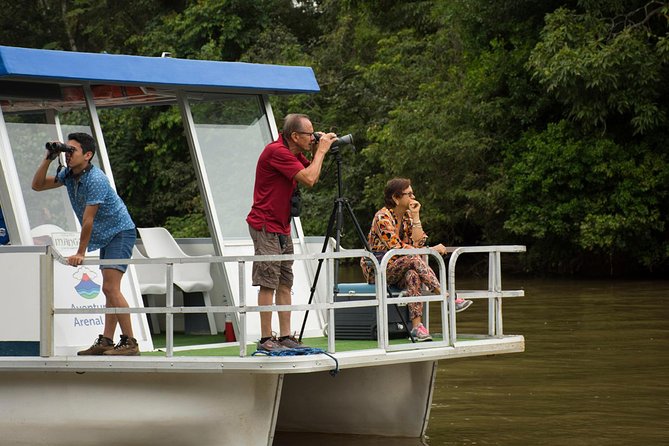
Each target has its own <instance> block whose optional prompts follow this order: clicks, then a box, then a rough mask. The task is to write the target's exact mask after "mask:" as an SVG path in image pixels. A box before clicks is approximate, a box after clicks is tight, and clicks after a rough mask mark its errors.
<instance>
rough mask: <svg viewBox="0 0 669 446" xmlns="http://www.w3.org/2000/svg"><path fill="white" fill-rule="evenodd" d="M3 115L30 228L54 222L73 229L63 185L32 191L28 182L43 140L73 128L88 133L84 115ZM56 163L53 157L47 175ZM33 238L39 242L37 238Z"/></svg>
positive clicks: (66, 133) (88, 129) (58, 138)
mask: <svg viewBox="0 0 669 446" xmlns="http://www.w3.org/2000/svg"><path fill="white" fill-rule="evenodd" d="M4 119H5V123H6V128H7V133H8V135H9V143H10V145H11V147H12V154H13V156H14V163H15V164H16V169H17V172H18V177H19V181H20V184H21V191H22V193H23V199H24V201H25V204H26V209H27V213H28V220H29V224H30V228H31V229H32V230H34V229H35V228H36V227H38V226H41V225H55V226H57V227H58V228H61V229H62V230H64V231H77V230H78V229H77V223H76V220H75V216H74V214H73V212H72V207H71V206H70V203H69V199H68V197H67V191H66V190H65V188H58V189H53V190H49V191H44V192H35V191H33V190H32V187H31V183H32V178H33V175H34V173H35V169H37V166H38V165H39V163H40V162H41V160H42V158H43V157H44V153H45V152H44V144H45V143H46V142H47V141H54V140H60V139H61V138H60V137H59V136H58V135H59V133H60V134H61V135H63V136H62V139H67V135H68V134H69V133H73V132H86V133H89V134H91V128H90V125H89V124H88V123H87V122H85V121H86V120H87V119H86V118H85V115H84V114H83V113H81V112H64V113H60V114H57V113H54V112H29V113H16V114H13V113H6V114H5V115H4ZM94 160H95V158H94ZM57 167H58V162H57V161H54V162H53V163H52V164H51V168H50V170H49V174H48V175H55V174H56V169H57ZM34 241H35V243H37V244H40V243H41V240H40V239H39V238H36V239H35V240H34Z"/></svg>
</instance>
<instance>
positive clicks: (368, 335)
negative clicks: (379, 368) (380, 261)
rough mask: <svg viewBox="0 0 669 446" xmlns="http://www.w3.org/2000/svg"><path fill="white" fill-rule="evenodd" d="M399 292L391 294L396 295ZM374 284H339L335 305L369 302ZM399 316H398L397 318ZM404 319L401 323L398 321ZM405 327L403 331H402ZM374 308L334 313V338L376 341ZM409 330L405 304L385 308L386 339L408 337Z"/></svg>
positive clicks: (373, 290) (409, 322)
mask: <svg viewBox="0 0 669 446" xmlns="http://www.w3.org/2000/svg"><path fill="white" fill-rule="evenodd" d="M399 291H400V290H396V293H395V294H394V295H395V296H397V295H398V294H399ZM374 293H375V288H374V285H369V284H366V283H340V284H339V294H337V297H336V299H335V301H336V302H347V301H354V300H369V299H374V297H375V294H374ZM398 310H399V312H398ZM400 314H401V315H402V317H400ZM402 318H404V321H403V320H402ZM405 324H406V328H405ZM376 325H377V322H376V307H359V308H340V309H337V310H335V336H336V338H337V339H354V340H376V338H377V336H376V334H377V330H376ZM407 330H409V331H411V321H410V320H409V309H408V308H407V306H406V305H404V306H400V305H394V304H391V305H388V337H389V338H390V339H398V338H408V337H409V335H408V333H407Z"/></svg>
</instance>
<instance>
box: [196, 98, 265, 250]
mask: <svg viewBox="0 0 669 446" xmlns="http://www.w3.org/2000/svg"><path fill="white" fill-rule="evenodd" d="M188 101H189V105H190V109H191V114H192V116H193V122H194V124H195V134H196V136H197V140H198V143H199V146H200V151H201V156H202V164H203V166H204V169H205V173H206V175H207V178H208V180H209V186H210V188H211V190H210V192H211V195H212V198H213V202H214V203H213V207H214V208H215V209H212V212H213V215H215V216H216V218H217V219H218V223H219V225H220V227H221V232H222V234H221V235H222V236H223V238H225V239H228V240H229V239H235V238H245V239H246V238H248V237H249V231H248V227H247V224H246V215H247V214H248V213H249V211H250V210H251V204H252V203H253V183H254V180H255V169H256V163H257V161H258V156H259V155H260V152H261V151H262V149H263V148H264V147H265V145H267V143H268V142H270V141H271V139H272V133H271V129H270V126H269V121H268V119H267V114H266V113H265V110H264V107H263V105H262V102H261V100H260V97H259V96H242V95H236V96H235V95H225V96H218V97H214V98H212V97H206V98H196V97H189V98H188Z"/></svg>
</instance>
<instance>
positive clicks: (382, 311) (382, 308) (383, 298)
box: [376, 250, 393, 350]
mask: <svg viewBox="0 0 669 446" xmlns="http://www.w3.org/2000/svg"><path fill="white" fill-rule="evenodd" d="M391 251H392V250H391ZM392 257H393V254H389V253H385V254H384V256H383V258H382V259H381V263H380V265H379V266H378V268H377V271H379V272H380V274H379V275H377V277H376V283H378V284H379V286H377V287H376V292H377V299H378V302H379V309H378V312H377V321H378V322H377V324H376V325H377V332H378V334H377V337H378V338H379V348H381V349H383V350H387V349H388V345H390V340H389V339H388V302H387V298H388V278H387V277H386V269H387V268H388V262H389V261H390V259H391V258H392Z"/></svg>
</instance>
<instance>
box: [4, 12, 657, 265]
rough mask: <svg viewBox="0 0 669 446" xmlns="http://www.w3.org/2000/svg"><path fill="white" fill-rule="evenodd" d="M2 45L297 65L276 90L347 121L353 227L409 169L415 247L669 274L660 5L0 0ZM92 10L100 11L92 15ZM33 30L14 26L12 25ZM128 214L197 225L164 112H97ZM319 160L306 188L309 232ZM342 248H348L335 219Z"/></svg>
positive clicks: (178, 138)
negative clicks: (305, 72) (427, 242)
mask: <svg viewBox="0 0 669 446" xmlns="http://www.w3.org/2000/svg"><path fill="white" fill-rule="evenodd" d="M0 6H1V7H2V8H3V11H4V12H5V13H4V14H3V15H2V17H0V24H1V25H2V26H0V43H2V44H5V45H17V46H29V47H44V48H58V49H77V50H80V51H81V50H84V51H108V52H124V53H130V54H144V55H159V54H160V53H161V52H162V51H169V52H171V53H172V55H173V56H175V57H182V58H198V59H211V60H234V61H236V60H240V61H245V62H255V63H272V64H287V65H306V66H311V67H313V69H314V71H315V73H316V76H317V79H318V81H319V84H320V86H321V93H320V94H318V95H296V96H288V97H286V96H280V97H272V98H271V100H272V104H273V110H274V115H275V117H276V118H277V125H278V127H279V128H280V127H281V125H282V122H281V117H283V116H284V115H285V114H287V113H291V112H302V113H307V114H309V115H310V116H311V118H312V121H313V122H314V125H315V127H316V129H317V130H321V131H329V130H334V131H336V132H337V133H339V134H346V133H352V134H353V135H354V137H355V143H356V144H355V145H356V147H357V148H358V151H357V152H356V153H354V152H353V151H352V150H350V148H342V149H341V151H340V154H341V162H342V178H343V184H344V191H343V192H344V196H345V197H347V198H348V199H349V201H350V203H351V205H352V207H353V211H354V213H355V215H356V216H357V218H358V220H359V222H360V223H361V225H362V229H363V231H367V229H368V225H369V222H370V219H371V216H372V215H373V213H374V212H375V210H376V209H378V208H379V207H380V206H382V202H381V200H382V191H383V187H384V185H385V183H386V181H387V180H388V179H390V178H391V177H393V176H403V177H409V178H411V179H412V181H413V185H414V190H415V191H416V192H417V194H418V199H419V200H420V201H421V203H422V205H423V211H422V215H423V217H422V219H423V222H424V226H425V228H426V230H427V232H428V233H429V234H430V236H431V242H441V241H443V242H445V243H448V244H454V245H456V244H457V245H460V244H479V243H525V244H527V245H528V255H527V262H526V264H525V268H526V270H528V271H531V272H535V273H537V272H560V273H578V272H586V271H588V270H590V269H593V268H592V267H593V266H595V267H597V266H599V265H607V266H606V268H601V269H600V270H599V271H598V272H602V271H603V270H604V269H607V270H612V271H613V273H614V274H616V273H618V272H619V271H620V270H618V269H616V268H617V267H618V265H622V267H625V268H629V269H632V268H635V267H637V266H639V267H641V268H644V269H645V270H647V271H666V270H668V269H669V241H668V240H669V239H668V237H667V231H668V230H669V228H668V219H669V191H668V189H669V178H668V176H669V166H668V164H667V158H668V157H669V149H668V148H667V146H666V141H667V139H669V135H667V116H668V113H669V111H668V110H667V107H668V106H669V98H668V97H667V95H668V93H669V88H668V87H667V85H668V84H667V82H666V79H667V78H668V77H669V76H668V75H669V72H668V71H669V70H668V68H669V67H668V63H669V33H668V30H669V27H668V20H667V17H668V16H669V3H667V2H666V1H652V0H651V1H648V0H631V1H630V0H576V1H574V0H571V1H565V0H545V1H541V2H537V1H533V0H515V1H492V2H491V1H489V0H452V1H448V2H445V1H405V0H318V1H308V2H302V1H297V2H296V1H292V0H257V1H246V0H180V1H177V2H168V1H155V0H134V1H129V0H128V1H126V0H122V1H121V0H119V1H107V0H105V1H97V2H93V1H90V0H58V1H57V0H41V1H34V0H32V1H27V2H22V3H21V4H20V5H19V3H17V2H13V1H12V2H9V1H3V0H0ZM101 18H103V19H101ZM26 30H30V32H26ZM101 121H102V123H103V127H104V128H105V135H106V138H107V145H108V147H109V151H110V157H111V158H112V163H113V164H114V169H115V179H116V183H117V186H118V188H119V190H120V191H122V195H123V197H124V199H125V200H126V203H127V204H128V206H129V207H130V210H131V213H132V215H133V218H135V220H136V222H137V223H138V224H139V225H145V226H149V225H151V226H153V225H165V226H167V227H168V228H169V229H170V230H171V231H172V232H173V233H174V234H175V235H176V236H179V237H191V236H207V235H208V229H207V225H206V221H205V218H204V212H203V208H202V202H201V199H200V195H199V192H198V189H197V184H196V181H195V177H194V171H193V168H192V162H191V160H190V155H189V153H188V151H187V150H185V147H187V145H186V142H185V139H184V136H183V133H182V125H181V119H180V117H179V113H178V112H177V110H175V109H173V108H170V107H160V108H148V107H147V108H140V109H131V110H122V111H104V112H103V113H102V115H101ZM334 159H335V157H334V156H329V157H328V159H326V163H325V167H324V171H323V174H322V177H321V181H320V182H319V184H318V185H317V186H316V187H315V188H313V189H311V190H308V191H303V200H304V207H303V214H302V224H303V227H304V229H305V232H306V233H307V234H319V235H320V234H324V232H325V229H326V224H327V222H328V216H329V215H330V213H331V210H332V207H333V199H334V198H335V196H336V192H337V182H336V180H337V176H336V164H335V162H334ZM344 229H345V237H344V245H345V246H359V243H358V241H357V236H356V234H355V233H354V231H353V230H352V225H351V223H350V222H348V220H347V221H346V222H345V228H344Z"/></svg>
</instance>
